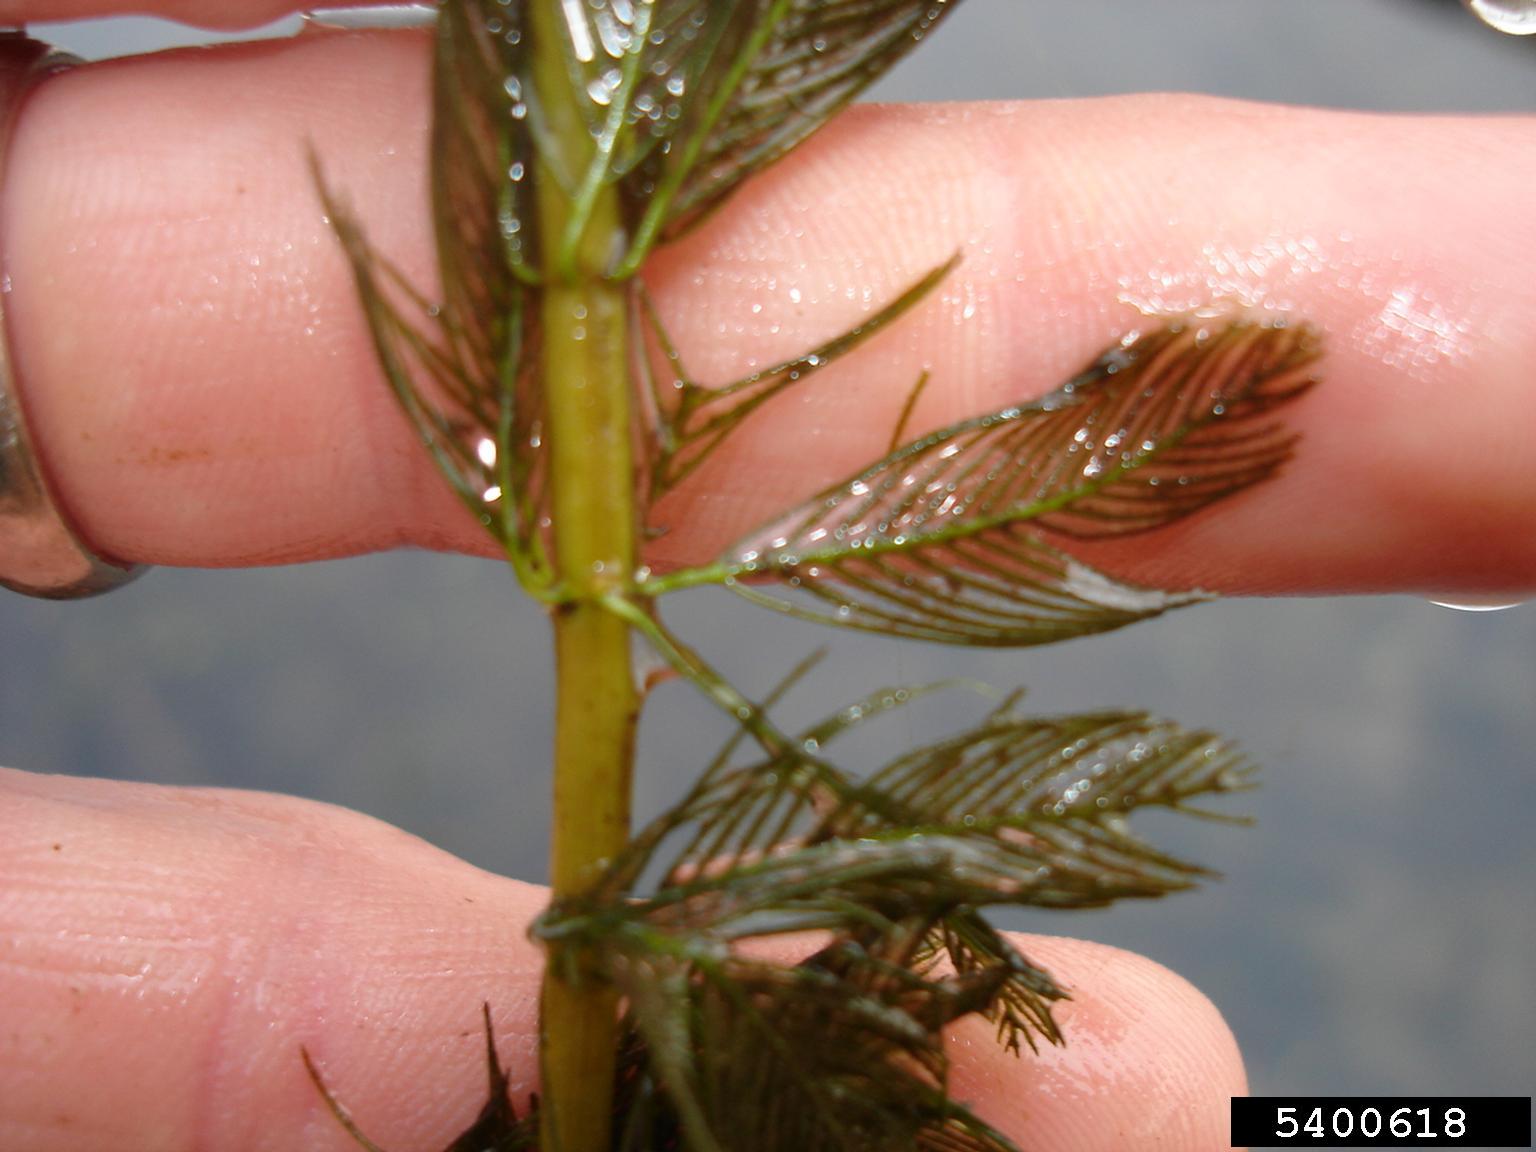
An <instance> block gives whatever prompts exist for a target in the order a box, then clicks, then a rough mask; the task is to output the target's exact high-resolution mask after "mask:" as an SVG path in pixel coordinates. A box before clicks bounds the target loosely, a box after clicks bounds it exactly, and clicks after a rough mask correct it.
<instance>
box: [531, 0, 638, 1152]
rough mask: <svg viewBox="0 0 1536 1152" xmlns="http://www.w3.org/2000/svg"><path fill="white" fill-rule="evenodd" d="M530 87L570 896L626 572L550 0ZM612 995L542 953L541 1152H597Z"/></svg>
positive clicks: (564, 858) (602, 323)
mask: <svg viewBox="0 0 1536 1152" xmlns="http://www.w3.org/2000/svg"><path fill="white" fill-rule="evenodd" d="M531 12H532V16H533V22H532V31H533V34H534V36H535V56H536V59H535V64H534V77H535V84H536V88H537V91H538V94H539V98H540V106H541V109H542V112H543V115H544V116H545V128H546V131H547V137H546V141H547V149H548V160H547V161H546V162H545V164H544V165H543V166H541V168H540V170H539V193H538V206H539V217H540V218H539V237H540V240H541V243H542V244H543V246H544V252H545V259H544V261H543V268H544V275H545V286H544V289H543V292H542V293H541V296H542V317H541V318H542V327H543V363H542V370H543V380H542V382H543V386H544V389H545V396H546V404H547V414H548V415H547V425H548V427H547V432H548V445H549V453H550V485H551V502H552V506H551V511H552V514H553V517H554V523H555V560H556V567H557V569H558V579H559V581H560V586H561V588H562V589H563V591H564V593H565V596H564V597H563V600H564V602H563V603H561V604H559V605H558V606H557V607H556V609H555V612H554V628H555V656H556V664H557V668H556V678H557V679H556V689H557V698H556V716H555V803H554V825H553V833H552V834H553V845H552V849H551V860H550V883H551V886H552V888H553V898H554V899H555V900H557V901H558V900H560V899H562V898H565V897H570V896H573V895H576V894H579V893H580V892H582V891H583V890H584V889H585V888H587V887H588V886H589V885H590V884H591V883H592V881H593V880H594V879H595V878H596V876H597V875H598V874H599V872H600V871H601V869H602V866H603V864H604V863H605V862H606V861H608V860H611V859H613V857H614V856H616V855H617V854H618V852H619V851H620V849H622V848H623V846H624V844H625V841H626V840H627V839H628V836H629V800H630V775H631V765H632V761H633V751H634V730H635V721H636V717H637V714H638V710H639V697H638V694H637V692H636V689H635V685H634V680H633V677H632V675H631V672H630V634H629V625H628V624H627V623H626V622H625V621H624V620H623V619H622V618H621V617H619V616H616V615H614V614H613V613H612V612H611V611H610V610H609V609H608V608H607V607H606V606H605V604H604V600H605V598H609V599H611V598H613V597H614V596H616V595H617V596H619V597H623V596H624V594H625V593H626V592H627V590H628V589H629V588H630V585H631V582H632V580H633V574H634V571H635V567H636V562H637V553H636V529H635V523H636V507H635V476H634V462H633V458H632V449H631V435H632V433H631V428H630V381H629V350H628V333H627V320H628V315H629V308H628V296H627V290H626V288H625V287H624V286H623V285H622V284H615V283H614V282H612V281H611V280H609V279H608V278H607V277H606V273H607V263H608V261H609V259H610V258H611V253H613V252H614V251H615V250H616V247H615V244H616V240H617V235H618V232H619V229H620V218H619V212H618V205H617V203H616V201H615V197H614V195H613V194H612V192H611V191H604V192H601V193H599V194H598V196H597V198H596V200H595V201H594V202H593V203H592V210H591V213H590V215H589V216H588V218H587V219H586V220H585V221H575V222H574V227H573V206H572V203H571V200H570V196H569V194H568V191H567V188H566V187H562V186H561V183H560V181H559V180H558V179H557V178H556V172H557V171H558V172H561V173H563V174H565V175H566V176H567V177H569V176H570V175H571V174H575V175H578V176H579V175H580V173H581V172H583V171H584V170H585V169H586V167H587V165H588V164H589V163H590V161H591V156H592V150H593V139H592V136H591V133H590V132H589V131H588V130H587V127H586V125H585V123H584V122H583V121H582V120H581V119H580V117H579V116H578V115H577V114H576V112H575V109H574V106H573V104H572V101H571V100H570V98H569V90H570V87H569V86H570V83H571V80H570V77H569V76H568V74H567V73H566V70H565V65H564V59H563V52H562V51H561V49H560V46H559V39H558V38H559V37H560V36H561V35H563V19H564V18H563V15H562V13H561V8H560V5H559V3H558V0H539V2H537V3H535V4H533V5H532V6H531ZM618 1030H619V1020H618V998H617V996H616V995H615V993H614V992H613V990H612V988H611V987H610V986H608V985H607V984H606V983H604V982H603V981H602V980H601V979H599V978H598V977H597V976H595V975H594V973H593V970H592V965H591V963H590V959H589V957H587V956H585V955H583V954H581V953H580V952H579V951H573V950H571V949H569V948H566V947H563V946H559V945H555V946H552V947H551V948H550V953H549V956H548V962H547V967H546V970H545V977H544V988H543V998H542V1001H541V1006H540V1063H541V1069H542V1081H543V1086H542V1088H543V1090H542V1099H541V1109H542V1126H541V1132H540V1138H541V1141H542V1146H543V1149H544V1152H608V1148H609V1146H610V1131H611V1126H612V1112H613V1105H612V1090H613V1076H614V1061H615V1058H616V1054H617V1049H618V1039H619V1035H618Z"/></svg>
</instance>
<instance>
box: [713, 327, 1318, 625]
mask: <svg viewBox="0 0 1536 1152" xmlns="http://www.w3.org/2000/svg"><path fill="white" fill-rule="evenodd" d="M1317 354H1318V342H1317V337H1316V333H1315V332H1314V331H1313V330H1312V329H1311V328H1309V327H1307V326H1305V325H1296V326H1287V325H1285V324H1282V323H1263V322H1256V321H1250V320H1232V321H1228V322H1226V323H1224V324H1218V323H1216V322H1209V323H1205V324H1199V325H1196V324H1193V323H1189V324H1185V323H1177V324H1172V325H1168V326H1166V327H1163V328H1159V329H1155V330H1153V331H1152V332H1150V333H1147V334H1141V333H1133V334H1132V335H1130V336H1128V337H1127V338H1126V339H1125V340H1123V341H1122V342H1121V343H1120V344H1119V345H1117V346H1116V347H1115V348H1113V349H1112V350H1110V351H1109V352H1107V353H1106V354H1104V355H1103V356H1101V357H1100V358H1099V359H1098V360H1097V361H1096V362H1095V363H1094V364H1093V365H1092V366H1090V367H1089V368H1088V369H1087V371H1085V372H1084V373H1082V374H1081V375H1080V376H1078V377H1077V378H1075V379H1074V380H1072V381H1070V382H1069V383H1067V384H1066V385H1064V386H1063V387H1062V388H1060V389H1059V390H1057V391H1056V392H1054V393H1052V394H1051V395H1049V396H1047V397H1045V398H1043V399H1041V400H1039V401H1036V402H1035V403H1033V404H1029V405H1026V406H1021V407H1012V408H1007V409H1004V410H1003V411H1001V412H997V413H993V414H991V415H988V416H983V417H980V418H977V419H972V420H966V421H963V422H961V423H959V424H955V425H952V426H951V427H948V428H945V429H943V430H941V431H938V432H934V433H932V434H931V435H928V436H925V437H923V438H921V439H919V440H916V441H914V442H913V443H911V444H909V445H907V446H906V447H904V448H901V449H900V450H898V451H896V452H894V453H892V454H890V455H889V456H887V457H886V458H885V459H883V460H881V461H879V462H878V463H876V464H874V465H872V466H871V467H869V468H867V469H865V470H863V471H862V472H860V473H859V474H858V475H857V476H855V477H853V478H851V479H849V480H846V481H844V482H842V483H839V484H836V485H833V486H832V487H830V488H828V489H826V490H824V491H822V492H821V493H819V494H817V495H816V496H815V497H813V498H812V499H810V500H808V501H806V502H805V503H803V504H802V505H801V506H800V507H798V508H796V509H795V510H794V511H793V512H791V513H789V514H788V515H786V516H784V517H782V518H780V519H778V520H776V521H775V522H773V523H772V524H770V525H768V526H766V527H764V528H762V529H759V530H758V531H757V532H754V533H753V534H752V535H751V536H749V537H748V538H747V539H745V540H743V541H742V542H740V543H739V544H737V545H736V546H735V547H734V548H733V549H732V550H731V553H730V555H729V556H728V557H727V558H726V560H725V561H724V562H723V563H722V565H721V567H720V568H718V569H715V570H713V572H714V574H715V575H721V576H724V577H726V578H727V579H728V582H729V583H730V584H731V586H732V587H733V589H734V590H735V591H736V592H738V593H739V594H741V595H743V596H745V597H747V598H748V599H752V600H755V601H758V602H760V603H764V604H767V605H769V606H772V607H776V608H779V609H780V610H782V611H786V612H790V613H793V614H795V615H800V616H805V617H807V618H810V619H815V620H819V621H822V622H826V623H833V624H841V625H845V626H849V627H854V628H863V629H866V630H870V631H876V632H883V633H888V634H892V635H899V636H908V637H914V638H918V639H925V640H935V641H940V642H948V643H960V644H975V645H997V646H1007V645H1023V644H1038V643H1045V642H1049V641H1053V640H1059V639H1064V638H1067V637H1070V636H1077V635H1084V634H1087V633H1091V632H1102V631H1106V630H1108V629H1112V628H1118V627H1121V626H1123V625H1125V624H1128V623H1131V622H1132V621H1135V620H1140V619H1144V618H1146V617H1148V616H1153V615H1157V614H1159V613H1161V612H1163V611H1166V610H1167V609H1169V608H1172V607H1177V606H1179V605H1182V604H1187V603H1191V602H1193V601H1196V600H1199V599H1203V598H1204V597H1203V596H1202V595H1201V594H1199V593H1192V594H1171V595H1169V594H1163V593H1158V592H1154V591H1151V590H1148V589H1142V588H1134V587H1131V586H1127V585H1123V584H1120V583H1118V582H1116V581H1113V580H1111V579H1110V578H1108V577H1106V576H1104V575H1102V574H1100V573H1098V572H1095V571H1093V570H1092V569H1090V568H1088V567H1087V566H1086V565H1083V564H1081V563H1079V562H1077V561H1076V560H1074V559H1072V558H1071V557H1070V556H1068V555H1067V554H1065V553H1064V552H1062V551H1061V550H1060V549H1058V548H1056V547H1054V546H1053V545H1052V544H1050V543H1048V542H1047V541H1046V540H1045V539H1044V538H1042V535H1041V534H1042V533H1052V534H1055V535H1058V536H1062V535H1065V536H1070V537H1074V538H1078V539H1106V538H1112V537H1118V536H1124V535H1127V534H1129V533H1133V532H1143V531H1148V530H1150V529H1153V528H1157V527H1161V526H1163V525H1166V524H1169V523H1171V522H1173V521H1175V520H1178V519H1181V518H1183V517H1186V516H1189V515H1192V514H1193V513H1195V512H1197V511H1199V510H1200V509H1202V508H1204V507H1206V506H1207V505H1209V504H1211V503H1213V502H1215V501H1217V500H1220V499H1222V498H1224V497H1226V496H1229V495H1231V494H1233V493H1235V492H1238V491H1241V490H1242V489H1244V488H1247V487H1249V486H1251V485H1253V484H1256V483H1258V482H1260V481H1261V480H1264V479H1266V478H1267V477H1269V476H1271V475H1273V474H1274V472H1275V471H1276V470H1277V469H1278V468H1279V467H1280V465H1281V464H1282V463H1284V461H1285V460H1286V459H1288V458H1289V455H1290V453H1291V450H1292V448H1293V446H1294V444H1295V436H1294V435H1293V434H1292V433H1291V432H1290V431H1288V430H1287V429H1286V428H1285V427H1284V425H1283V424H1281V423H1280V422H1279V421H1278V420H1277V419H1276V417H1275V412H1276V410H1277V409H1278V408H1279V407H1280V406H1281V405H1284V404H1286V403H1289V402H1290V401H1293V400H1295V399H1296V398H1297V397H1299V396H1300V395H1302V394H1303V393H1304V392H1306V391H1307V389H1308V388H1310V387H1311V385H1312V384H1313V382H1314V381H1313V377H1312V376H1311V369H1312V366H1313V363H1314V361H1315V360H1316V358H1317ZM745 577H751V578H753V579H754V581H762V580H764V579H765V578H767V579H770V580H772V581H774V582H776V584H777V586H778V587H779V588H783V587H785V586H788V587H789V588H796V589H800V591H801V592H803V593H804V594H805V595H804V596H803V597H802V598H799V599H794V600H790V599H785V598H784V597H783V596H782V595H781V594H780V593H779V592H777V591H775V590H770V589H769V588H765V587H763V586H761V585H760V584H757V583H754V584H752V585H746V584H743V583H741V582H740V580H738V579H737V578H745Z"/></svg>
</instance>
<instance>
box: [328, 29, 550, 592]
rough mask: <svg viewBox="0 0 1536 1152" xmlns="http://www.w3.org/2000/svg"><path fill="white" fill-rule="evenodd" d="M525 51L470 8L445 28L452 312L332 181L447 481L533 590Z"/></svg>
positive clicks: (436, 95)
mask: <svg viewBox="0 0 1536 1152" xmlns="http://www.w3.org/2000/svg"><path fill="white" fill-rule="evenodd" d="M524 45H525V40H524V37H523V36H522V34H521V30H520V29H519V28H518V27H517V26H516V25H515V13H514V12H513V11H512V10H509V9H507V8H505V7H504V6H502V5H500V4H495V3H493V2H492V0H458V2H456V3H452V4H448V5H445V6H444V8H443V10H442V12H441V13H440V14H439V18H438V28H437V40H436V55H437V66H436V68H435V70H434V80H433V102H434V115H433V121H432V124H433V131H432V142H431V152H432V164H431V180H432V201H433V221H434V226H435V229H436V239H437V253H438V264H439V275H440V280H441V283H442V293H443V299H442V301H441V303H434V302H430V301H428V300H427V299H426V297H425V296H424V295H423V294H422V293H421V292H419V291H418V290H417V289H415V288H414V287H412V286H411V285H410V283H409V282H408V281H407V279H406V277H405V276H404V275H403V274H402V273H401V272H400V271H399V269H398V268H397V267H396V266H395V265H394V264H393V263H392V262H391V261H389V260H388V259H387V258H386V257H384V256H382V255H381V254H380V253H378V252H377V251H376V250H375V249H374V248H373V247H372V246H371V245H370V244H369V242H368V240H367V238H366V236H365V234H364V231H363V228H362V226H361V224H360V223H359V222H358V220H357V219H356V217H355V215H354V214H353V212H352V211H351V210H350V208H348V207H347V206H346V205H344V204H343V203H342V201H341V200H340V199H339V197H338V196H337V195H336V193H335V192H334V191H333V190H332V189H331V188H329V187H328V186H327V185H326V183H325V182H324V180H323V179H322V178H321V177H320V175H319V172H318V167H317V170H316V181H317V184H318V185H319V188H320V195H321V198H322V201H323V203H324V206H325V209H326V213H327V215H328V216H329V218H330V221H331V224H332V226H333V228H334V229H335V231H336V234H337V236H338V238H339V239H340V241H341V243H342V247H343V250H344V251H345V253H346V256H347V259H348V262H349V263H350V264H351V267H352V273H353V277H354V279H355V280H356V283H357V288H358V294H359V297H360V298H361V300H362V304H363V308H364V312H365V314H366V316H367V319H368V324H369V328H370V330H371V332H372V335H373V340H374V345H375V348H376V350H377V352H378V356H379V360H380V363H381V365H382V366H383V368H384V372H385V375H386V377H387V379H388V382H389V384H390V387H391V388H392V389H393V391H394V393H395V395H396V397H397V398H398V400H399V402H400V404H401V407H402V408H403V409H404V411H405V414H406V416H407V417H408V418H409V419H410V421H411V423H412V424H413V425H414V426H415V428H416V431H417V433H418V435H419V436H420V437H421V439H422V440H423V441H424V442H425V444H426V445H427V447H428V449H429V450H430V452H431V454H432V457H433V459H434V460H435V461H436V463H437V465H438V468H439V469H440V470H441V471H442V472H443V474H444V476H446V477H447V479H448V481H449V483H450V484H451V485H452V487H453V489H454V491H455V492H456V493H457V494H458V495H459V497H460V499H461V500H463V502H464V503H465V504H466V506H468V507H469V509H470V510H471V511H472V512H473V513H474V514H475V516H476V517H477V519H479V520H480V522H481V523H482V524H484V525H485V527H486V528H487V529H488V530H489V531H490V532H491V534H492V535H493V536H495V537H496V538H497V539H498V540H499V541H501V542H502V543H503V544H504V545H505V546H506V547H507V548H508V549H509V551H510V552H511V553H512V555H513V559H514V562H516V563H518V567H519V571H520V573H522V574H523V575H524V576H525V577H530V576H531V577H533V582H535V583H537V582H538V581H539V580H540V579H541V577H542V574H543V567H544V563H543V542H542V540H541V539H540V537H541V534H542V529H541V528H540V527H539V521H540V518H541V514H540V511H539V509H540V505H541V501H542V490H543V486H544V485H543V479H542V477H543V464H542V453H540V452H539V451H538V447H539V435H538V429H539V420H540V404H539V400H538V389H535V388H533V387H531V385H530V379H529V377H530V368H529V365H530V361H531V358H532V356H533V353H534V344H535V342H536V339H537V333H536V325H535V323H534V310H533V308H532V307H531V305H530V301H529V298H528V288H527V283H526V282H527V281H528V280H529V279H530V278H531V277H532V276H533V273H532V271H531V269H532V267H533V264H534V259H535V255H536V253H534V252H533V250H532V249H531V247H530V246H531V245H532V244H533V239H532V235H531V234H532V232H533V230H532V229H529V228H525V227H524V222H525V217H527V216H528V215H529V214H530V211H531V207H530V199H531V194H532V187H531V186H532V183H533V153H532V141H531V134H530V131H529V129H528V126H527V115H526V109H527V105H526V103H525V102H524V99H523V96H522V93H521V90H520V87H519V85H518V83H517V77H518V76H520V75H521V71H522V69H523V68H524V67H525V64H524V56H525V55H526V49H525V46H524Z"/></svg>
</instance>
